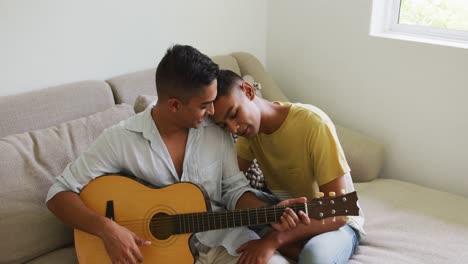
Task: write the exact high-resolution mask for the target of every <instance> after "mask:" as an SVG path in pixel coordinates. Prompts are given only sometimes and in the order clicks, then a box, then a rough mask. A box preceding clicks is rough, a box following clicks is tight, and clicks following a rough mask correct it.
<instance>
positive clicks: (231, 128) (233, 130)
mask: <svg viewBox="0 0 468 264" xmlns="http://www.w3.org/2000/svg"><path fill="white" fill-rule="evenodd" d="M227 128H228V130H229V132H231V133H233V134H236V133H237V130H238V129H239V125H238V124H237V123H236V122H235V121H227Z"/></svg>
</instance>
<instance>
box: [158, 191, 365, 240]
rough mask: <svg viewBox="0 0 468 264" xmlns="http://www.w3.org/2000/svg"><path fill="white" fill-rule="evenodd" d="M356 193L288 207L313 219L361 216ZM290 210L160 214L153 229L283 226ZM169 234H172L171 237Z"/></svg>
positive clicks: (186, 230) (191, 230)
mask: <svg viewBox="0 0 468 264" xmlns="http://www.w3.org/2000/svg"><path fill="white" fill-rule="evenodd" d="M357 199H358V198H357V195H356V192H351V193H348V194H346V195H341V196H337V197H324V198H317V199H313V200H311V201H309V202H307V203H303V204H295V205H292V206H288V207H289V208H291V209H292V210H293V211H294V212H295V213H296V214H297V213H299V211H303V212H304V213H306V214H307V215H308V216H309V217H310V218H313V219H317V220H322V219H324V218H328V217H335V216H345V215H359V207H358V206H357V203H356V202H357ZM285 209H286V206H269V207H262V208H245V209H236V210H232V211H220V212H204V213H189V214H178V215H167V214H160V215H159V214H157V215H155V216H154V217H153V219H152V220H151V223H150V226H151V230H152V232H153V233H154V234H158V233H159V232H161V231H162V232H166V235H175V234H186V233H197V232H204V231H210V230H215V229H223V228H231V227H241V226H255V225H263V224H270V223H275V222H279V221H280V219H281V215H282V214H283V212H284V210H285ZM168 229H169V230H170V231H169V234H168V233H167V232H168Z"/></svg>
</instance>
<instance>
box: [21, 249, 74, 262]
mask: <svg viewBox="0 0 468 264" xmlns="http://www.w3.org/2000/svg"><path fill="white" fill-rule="evenodd" d="M26 263H27V264H78V259H77V258H76V252H75V248H74V247H67V248H62V249H57V250H54V251H52V252H50V253H47V254H45V255H42V256H40V257H37V258H35V259H33V260H31V261H29V262H26Z"/></svg>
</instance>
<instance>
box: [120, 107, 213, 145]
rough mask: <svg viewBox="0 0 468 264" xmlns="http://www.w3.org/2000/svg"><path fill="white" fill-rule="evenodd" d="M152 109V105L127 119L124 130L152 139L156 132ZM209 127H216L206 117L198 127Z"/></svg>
mask: <svg viewBox="0 0 468 264" xmlns="http://www.w3.org/2000/svg"><path fill="white" fill-rule="evenodd" d="M153 107H154V105H150V106H148V107H147V108H146V109H145V110H144V111H143V112H141V113H138V114H136V115H135V116H133V117H132V118H130V119H128V120H127V122H126V124H125V128H126V129H128V130H130V131H134V132H139V133H143V136H144V137H145V138H147V139H150V138H152V137H151V135H152V134H153V131H154V130H156V131H158V130H157V128H156V124H155V123H154V120H153V117H152V116H151V110H152V109H153ZM211 126H216V124H215V123H214V122H213V120H211V118H209V117H207V118H205V119H204V120H203V123H202V124H201V126H200V127H202V128H204V127H211Z"/></svg>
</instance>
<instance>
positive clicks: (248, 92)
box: [241, 82, 256, 100]
mask: <svg viewBox="0 0 468 264" xmlns="http://www.w3.org/2000/svg"><path fill="white" fill-rule="evenodd" d="M241 90H242V92H243V93H244V94H245V96H247V98H249V99H250V100H253V99H254V98H255V96H256V94H255V89H254V88H253V87H252V85H250V84H249V83H248V82H243V83H242V85H241Z"/></svg>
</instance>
